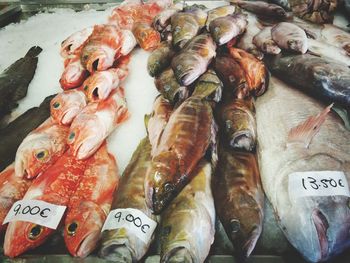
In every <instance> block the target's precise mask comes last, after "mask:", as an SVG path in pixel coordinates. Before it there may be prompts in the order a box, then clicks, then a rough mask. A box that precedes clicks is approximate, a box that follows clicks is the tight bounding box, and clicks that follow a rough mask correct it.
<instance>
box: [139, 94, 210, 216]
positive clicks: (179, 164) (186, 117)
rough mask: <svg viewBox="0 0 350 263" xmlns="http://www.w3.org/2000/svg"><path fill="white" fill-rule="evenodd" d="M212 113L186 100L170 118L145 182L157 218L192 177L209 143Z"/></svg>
mask: <svg viewBox="0 0 350 263" xmlns="http://www.w3.org/2000/svg"><path fill="white" fill-rule="evenodd" d="M213 125H214V119H213V114H212V109H211V107H210V105H209V103H208V102H205V101H202V99H201V98H200V97H195V96H192V97H189V98H188V99H187V100H185V101H184V102H183V103H182V104H181V105H180V106H179V107H178V108H177V109H176V110H175V111H174V112H173V113H172V114H171V116H170V118H169V121H168V123H167V125H166V126H165V128H164V131H163V134H162V136H161V138H160V141H159V144H158V147H157V149H156V152H155V153H154V155H153V158H152V163H151V166H150V169H149V171H148V173H147V177H146V181H145V195H146V200H147V204H148V206H149V207H150V208H151V209H152V210H153V212H154V213H155V214H159V213H160V212H161V211H162V210H163V209H164V208H166V207H167V206H168V205H169V204H170V202H171V201H172V200H173V199H174V198H175V197H176V196H177V194H178V193H179V192H180V191H181V190H182V189H183V187H184V186H185V185H186V184H187V183H188V181H190V180H191V179H192V177H193V174H192V171H193V169H194V168H195V167H196V165H197V163H198V161H199V160H200V159H201V158H202V157H203V156H204V154H205V152H206V151H207V148H208V146H209V144H210V142H211V139H212V136H211V131H212V127H213Z"/></svg>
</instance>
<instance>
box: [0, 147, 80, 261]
mask: <svg viewBox="0 0 350 263" xmlns="http://www.w3.org/2000/svg"><path fill="white" fill-rule="evenodd" d="M85 167H86V161H80V160H76V159H75V158H74V157H73V156H72V154H71V152H70V151H67V152H66V153H65V154H64V155H62V156H61V157H60V158H59V159H58V160H57V162H55V163H54V164H53V165H52V166H51V167H49V169H47V170H46V171H45V172H44V173H43V174H42V176H39V177H38V178H36V179H35V181H34V182H33V183H32V185H31V186H30V187H29V189H28V191H27V192H26V194H25V195H24V197H23V200H41V201H45V202H48V203H51V204H55V205H62V206H66V205H67V204H68V202H69V199H70V197H71V196H72V194H73V193H74V191H75V189H76V188H77V186H78V182H79V178H80V177H81V176H82V174H83V173H84V170H85ZM54 231H55V230H54V229H51V228H48V227H44V226H41V225H37V224H34V223H30V222H25V221H13V222H10V223H9V224H8V227H7V230H6V234H5V241H4V254H5V255H6V256H8V257H10V258H14V257H17V256H18V255H20V254H23V253H25V252H26V251H28V250H30V249H33V248H35V247H38V246H40V245H41V244H43V243H44V242H45V241H46V240H47V238H48V237H49V236H50V235H52V234H53V233H54Z"/></svg>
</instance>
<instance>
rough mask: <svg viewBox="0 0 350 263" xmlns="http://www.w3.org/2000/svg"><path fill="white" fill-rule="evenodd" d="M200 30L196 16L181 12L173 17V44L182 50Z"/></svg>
mask: <svg viewBox="0 0 350 263" xmlns="http://www.w3.org/2000/svg"><path fill="white" fill-rule="evenodd" d="M199 30H200V26H199V24H198V22H197V19H196V16H195V15H194V14H191V13H182V12H179V13H176V14H174V15H173V16H172V17H171V32H172V44H173V46H174V47H175V48H176V49H182V48H183V47H184V46H185V45H186V44H187V43H188V42H189V41H190V40H191V39H192V38H194V37H195V36H196V35H197V34H198V32H199Z"/></svg>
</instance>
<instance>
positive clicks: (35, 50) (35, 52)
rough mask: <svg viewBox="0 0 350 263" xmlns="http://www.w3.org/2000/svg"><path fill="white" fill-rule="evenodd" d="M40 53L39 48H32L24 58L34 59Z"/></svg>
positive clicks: (40, 49)
mask: <svg viewBox="0 0 350 263" xmlns="http://www.w3.org/2000/svg"><path fill="white" fill-rule="evenodd" d="M41 51H43V49H42V48H41V47H39V46H34V47H31V48H30V49H29V50H28V52H27V54H26V57H32V58H34V57H36V56H37V55H39V54H40V53H41Z"/></svg>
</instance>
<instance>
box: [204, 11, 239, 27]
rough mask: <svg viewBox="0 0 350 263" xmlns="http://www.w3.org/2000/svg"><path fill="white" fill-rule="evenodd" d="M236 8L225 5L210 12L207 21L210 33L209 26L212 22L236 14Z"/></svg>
mask: <svg viewBox="0 0 350 263" xmlns="http://www.w3.org/2000/svg"><path fill="white" fill-rule="evenodd" d="M235 9H236V8H235V7H234V6H233V5H225V6H219V7H217V8H214V9H211V10H209V11H208V18H207V21H206V23H205V24H206V27H207V30H208V31H209V25H210V23H211V21H213V20H214V19H216V18H219V17H223V16H228V15H232V14H233V13H234V12H235Z"/></svg>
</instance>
